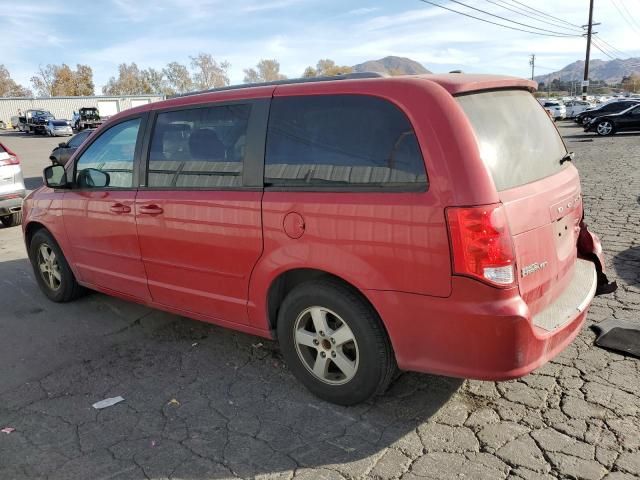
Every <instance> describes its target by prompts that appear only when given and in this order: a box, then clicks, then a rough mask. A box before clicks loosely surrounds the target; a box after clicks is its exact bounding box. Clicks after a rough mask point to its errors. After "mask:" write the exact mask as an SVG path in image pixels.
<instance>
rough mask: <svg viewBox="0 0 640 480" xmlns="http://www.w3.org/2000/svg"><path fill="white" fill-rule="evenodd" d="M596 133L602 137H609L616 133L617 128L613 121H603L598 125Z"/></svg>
mask: <svg viewBox="0 0 640 480" xmlns="http://www.w3.org/2000/svg"><path fill="white" fill-rule="evenodd" d="M596 133H597V134H598V135H600V136H601V137H607V136H609V135H613V134H614V133H616V126H615V124H614V123H613V122H612V121H611V120H602V121H600V122H598V125H596Z"/></svg>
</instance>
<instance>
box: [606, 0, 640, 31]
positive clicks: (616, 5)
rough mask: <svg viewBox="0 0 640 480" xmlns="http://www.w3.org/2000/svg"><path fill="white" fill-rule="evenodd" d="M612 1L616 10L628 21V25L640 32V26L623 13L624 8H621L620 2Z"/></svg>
mask: <svg viewBox="0 0 640 480" xmlns="http://www.w3.org/2000/svg"><path fill="white" fill-rule="evenodd" d="M611 3H612V4H613V6H614V7H616V10H617V11H618V13H619V14H620V16H621V17H622V18H623V19H624V21H625V22H627V25H629V26H630V27H631V28H632V29H634V30H636V31H638V32H640V30H638V27H636V26H635V25H634V24H633V23H631V22H630V21H629V19H628V18H627V16H626V15H625V14H624V13H622V10H620V7H618V3H617V2H616V0H611Z"/></svg>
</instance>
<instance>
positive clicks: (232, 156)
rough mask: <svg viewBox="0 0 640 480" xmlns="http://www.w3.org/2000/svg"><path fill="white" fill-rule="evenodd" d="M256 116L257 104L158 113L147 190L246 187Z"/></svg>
mask: <svg viewBox="0 0 640 480" xmlns="http://www.w3.org/2000/svg"><path fill="white" fill-rule="evenodd" d="M250 112H251V105H220V106H214V107H206V108H193V109H187V110H178V111H173V112H164V113H160V114H158V117H157V120H156V124H155V127H154V129H153V137H152V139H151V146H150V149H149V166H148V177H147V186H149V187H164V188H171V187H177V188H189V187H191V188H230V187H231V188H233V187H240V186H242V166H243V162H244V157H245V150H246V142H247V126H248V123H249V114H250Z"/></svg>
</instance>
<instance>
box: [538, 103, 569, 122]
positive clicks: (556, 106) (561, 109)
mask: <svg viewBox="0 0 640 480" xmlns="http://www.w3.org/2000/svg"><path fill="white" fill-rule="evenodd" d="M542 106H543V107H544V109H545V110H546V111H547V112H549V115H550V116H551V118H553V119H554V120H562V119H565V118H567V108H566V107H565V106H564V105H563V104H562V103H560V102H551V101H546V102H544V103H543V104H542Z"/></svg>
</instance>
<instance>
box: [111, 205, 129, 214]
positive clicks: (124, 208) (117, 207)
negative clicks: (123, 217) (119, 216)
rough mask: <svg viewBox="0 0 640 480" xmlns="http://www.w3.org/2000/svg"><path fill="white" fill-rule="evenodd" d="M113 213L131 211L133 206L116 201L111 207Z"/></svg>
mask: <svg viewBox="0 0 640 480" xmlns="http://www.w3.org/2000/svg"><path fill="white" fill-rule="evenodd" d="M109 210H111V211H112V212H113V213H129V212H130V211H131V207H129V206H128V205H123V204H122V203H114V204H113V205H111V206H110V207H109Z"/></svg>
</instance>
